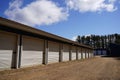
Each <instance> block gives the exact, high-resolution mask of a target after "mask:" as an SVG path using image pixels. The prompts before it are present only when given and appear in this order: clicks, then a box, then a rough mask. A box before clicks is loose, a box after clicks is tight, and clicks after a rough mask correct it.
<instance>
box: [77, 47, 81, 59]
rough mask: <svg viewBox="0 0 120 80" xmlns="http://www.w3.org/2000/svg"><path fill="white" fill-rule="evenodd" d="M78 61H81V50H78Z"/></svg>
mask: <svg viewBox="0 0 120 80" xmlns="http://www.w3.org/2000/svg"><path fill="white" fill-rule="evenodd" d="M78 59H81V50H80V49H79V52H78Z"/></svg>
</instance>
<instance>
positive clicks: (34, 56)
mask: <svg viewBox="0 0 120 80" xmlns="http://www.w3.org/2000/svg"><path fill="white" fill-rule="evenodd" d="M17 44H18V35H17V34H15V33H14V34H13V33H8V32H4V31H0V69H4V68H11V67H12V66H14V65H15V64H14V63H15V62H16V61H18V60H17V59H16V58H17V56H18V55H17V50H18V49H17V48H18V47H19V46H17V47H16V45H17ZM59 45H60V43H57V42H53V41H48V63H56V62H59V51H60V48H59ZM21 49H22V52H21V57H20V60H21V61H20V66H21V67H26V66H32V65H39V64H42V63H43V51H44V40H43V39H40V38H35V37H30V36H25V35H24V36H23V37H22V47H21ZM69 52H70V47H69V45H68V44H63V55H62V61H69V60H70V55H69ZM71 56H72V60H76V47H75V46H73V47H72V54H71ZM81 56H82V54H81V49H79V51H78V59H81V58H82V57H81ZM83 58H85V52H84V51H83Z"/></svg>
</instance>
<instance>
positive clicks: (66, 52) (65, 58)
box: [63, 45, 69, 61]
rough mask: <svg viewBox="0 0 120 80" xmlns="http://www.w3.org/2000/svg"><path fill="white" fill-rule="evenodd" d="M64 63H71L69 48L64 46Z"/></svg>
mask: <svg viewBox="0 0 120 80" xmlns="http://www.w3.org/2000/svg"><path fill="white" fill-rule="evenodd" d="M63 61H69V46H68V45H63Z"/></svg>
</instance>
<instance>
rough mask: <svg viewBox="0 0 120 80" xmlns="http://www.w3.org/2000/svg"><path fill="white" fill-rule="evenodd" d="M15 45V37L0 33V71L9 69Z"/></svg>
mask: <svg viewBox="0 0 120 80" xmlns="http://www.w3.org/2000/svg"><path fill="white" fill-rule="evenodd" d="M15 45H16V36H15V35H13V34H10V33H3V32H2V31H0V69H2V68H3V69H4V68H11V62H12V53H13V51H14V49H15Z"/></svg>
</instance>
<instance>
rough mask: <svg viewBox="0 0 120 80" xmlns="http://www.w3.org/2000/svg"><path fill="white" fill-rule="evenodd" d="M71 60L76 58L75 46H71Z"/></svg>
mask: <svg viewBox="0 0 120 80" xmlns="http://www.w3.org/2000/svg"><path fill="white" fill-rule="evenodd" d="M72 60H76V48H75V46H73V47H72Z"/></svg>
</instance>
